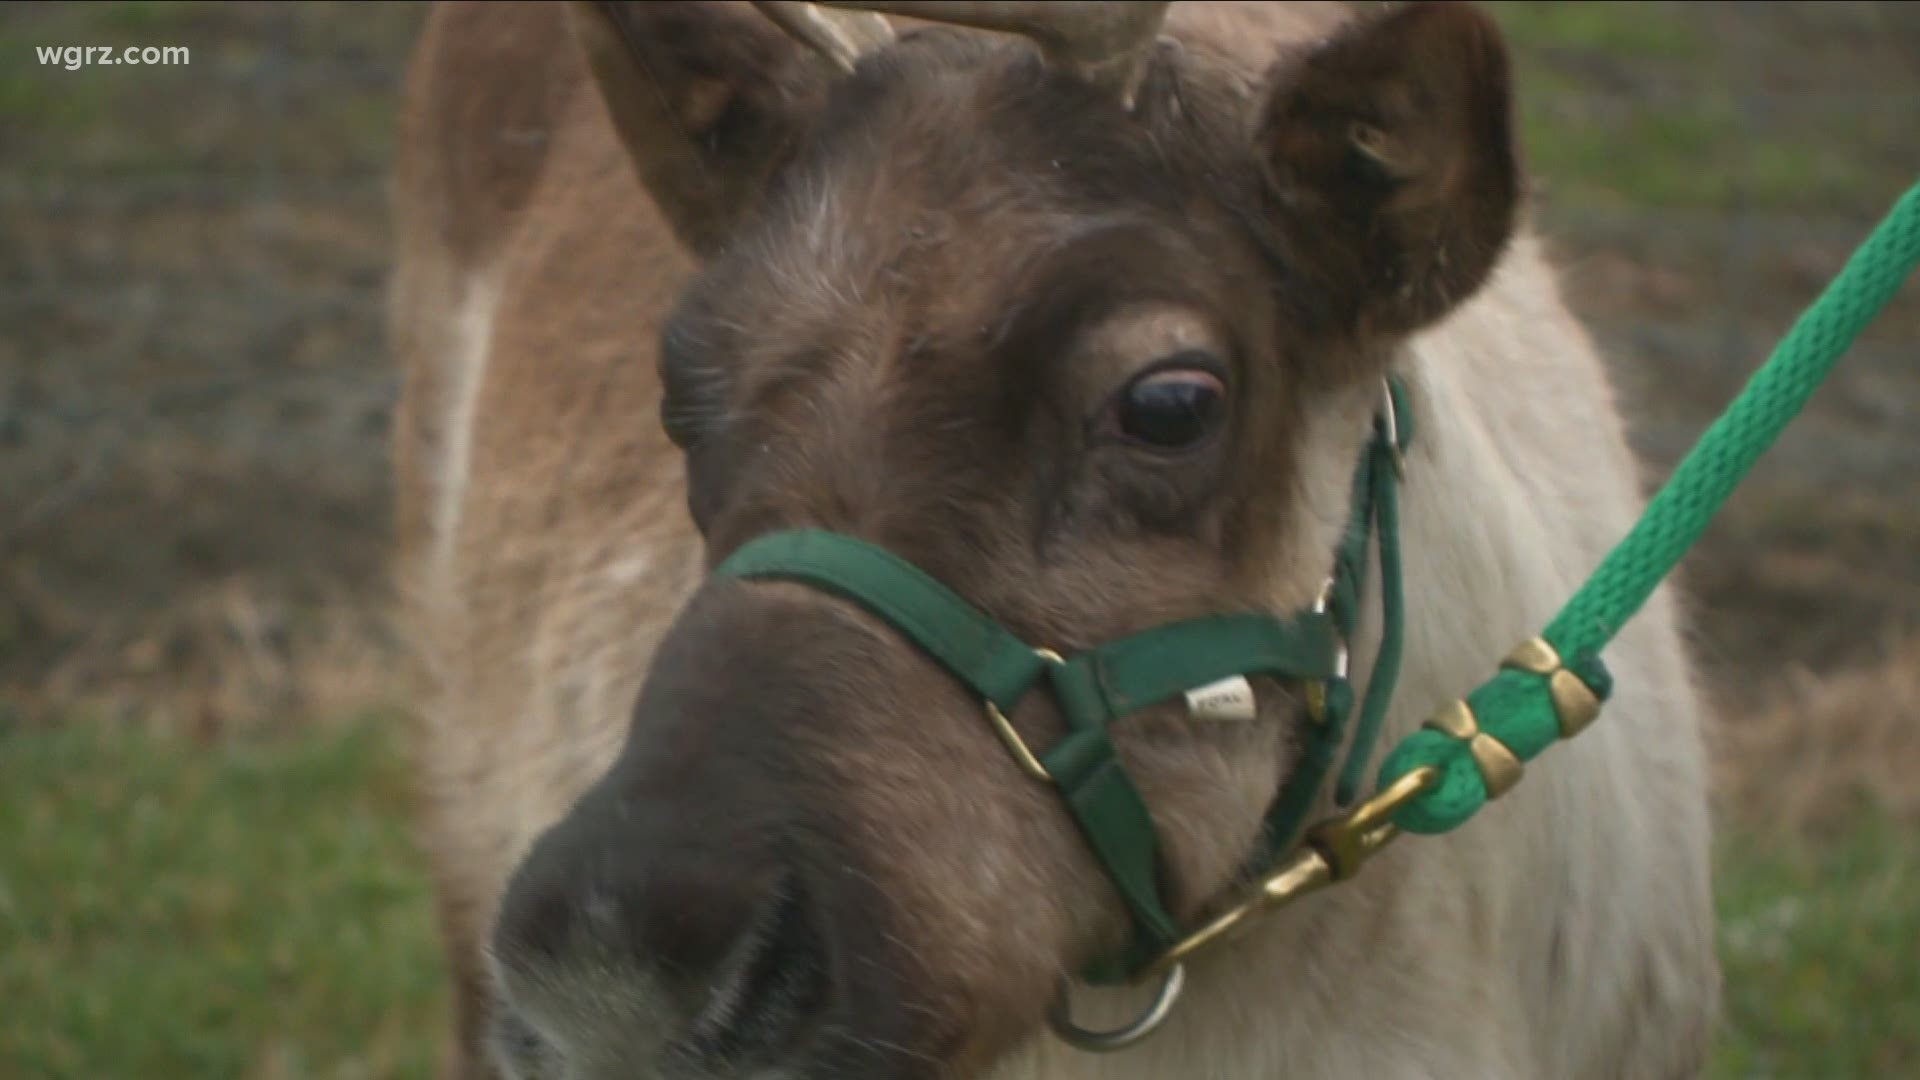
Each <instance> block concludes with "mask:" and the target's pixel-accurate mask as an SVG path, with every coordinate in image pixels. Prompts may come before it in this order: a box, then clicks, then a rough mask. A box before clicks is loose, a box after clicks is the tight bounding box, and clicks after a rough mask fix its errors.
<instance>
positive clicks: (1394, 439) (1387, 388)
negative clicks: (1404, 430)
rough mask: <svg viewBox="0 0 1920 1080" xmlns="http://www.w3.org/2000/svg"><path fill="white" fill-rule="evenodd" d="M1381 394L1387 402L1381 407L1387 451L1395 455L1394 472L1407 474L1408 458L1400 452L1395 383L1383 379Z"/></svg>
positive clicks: (1398, 415) (1395, 473) (1400, 474)
mask: <svg viewBox="0 0 1920 1080" xmlns="http://www.w3.org/2000/svg"><path fill="white" fill-rule="evenodd" d="M1380 396H1381V398H1382V399H1383V400H1384V402H1385V403H1384V404H1383V405H1381V407H1380V423H1381V428H1382V430H1381V432H1380V434H1381V435H1383V436H1385V437H1386V442H1387V453H1389V454H1391V455H1393V474H1394V475H1395V476H1405V475H1407V459H1406V455H1404V454H1402V453H1401V452H1400V413H1399V412H1398V411H1397V410H1396V409H1395V408H1394V407H1393V383H1391V382H1388V381H1386V380H1384V379H1383V380H1381V382H1380Z"/></svg>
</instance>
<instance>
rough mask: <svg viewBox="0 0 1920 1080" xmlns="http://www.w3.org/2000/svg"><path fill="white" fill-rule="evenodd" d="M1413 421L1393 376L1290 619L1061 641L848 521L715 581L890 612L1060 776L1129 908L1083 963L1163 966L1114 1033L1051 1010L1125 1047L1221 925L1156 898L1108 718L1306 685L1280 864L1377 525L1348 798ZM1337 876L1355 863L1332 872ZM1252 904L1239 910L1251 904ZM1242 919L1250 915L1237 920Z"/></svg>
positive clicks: (1099, 974)
mask: <svg viewBox="0 0 1920 1080" xmlns="http://www.w3.org/2000/svg"><path fill="white" fill-rule="evenodd" d="M1411 434H1412V432H1411V429H1410V427H1409V425H1408V423H1407V410H1406V407H1405V393H1404V390H1403V388H1402V386H1401V385H1400V383H1399V381H1398V380H1397V379H1391V378H1390V379H1389V380H1387V382H1386V385H1385V390H1384V394H1383V400H1382V403H1381V407H1380V410H1379V412H1378V414H1377V415H1376V417H1375V420H1374V428H1373V435H1372V438H1371V439H1369V440H1368V443H1367V447H1366V449H1365V450H1364V451H1363V452H1362V454H1361V458H1360V463H1359V466H1358V468H1357V469H1356V470H1355V472H1354V478H1353V492H1352V499H1351V506H1350V511H1349V516H1348V521H1347V527H1346V530H1345V533H1344V534H1343V536H1342V539H1341V542H1340V544H1339V546H1338V548H1337V549H1336V551H1335V553H1334V560H1333V572H1332V574H1331V576H1330V578H1329V580H1328V583H1327V586H1326V588H1325V589H1324V590H1323V592H1322V594H1321V598H1320V600H1319V601H1317V602H1316V603H1315V604H1314V605H1313V606H1312V607H1311V608H1309V609H1307V610H1304V611H1298V612H1295V613H1293V614H1291V615H1288V616H1284V617H1283V616H1279V615H1274V614H1269V613H1264V612H1246V613H1235V614H1220V615H1208V616H1203V617H1201V618H1196V619H1188V620H1184V621H1181V622H1173V623H1167V624H1164V625H1161V626H1156V627H1153V628H1151V629H1148V630H1144V631H1141V632H1140V633H1137V634H1134V635H1132V636H1130V637H1124V638H1120V639H1118V640H1115V641H1109V642H1107V643H1105V644H1102V645H1099V646H1097V647H1094V648H1091V649H1087V650H1085V651H1083V652H1078V653H1075V654H1073V655H1071V656H1061V655H1060V654H1058V653H1056V652H1053V651H1052V650H1050V649H1046V648H1040V647H1036V646H1034V645H1031V644H1029V643H1028V642H1025V641H1023V640H1021V639H1020V638H1019V637H1018V636H1017V635H1015V634H1014V633H1012V632H1011V631H1009V630H1007V629H1006V628H1005V627H1004V626H1002V625H1001V624H1000V623H999V622H998V621H996V620H995V619H993V618H992V617H991V616H989V615H987V614H985V613H983V612H981V611H980V610H979V609H978V608H975V607H974V606H973V605H971V604H969V603H968V602H967V601H966V600H964V599H962V598H961V597H960V596H958V595H957V594H955V593H954V592H953V591H952V590H951V589H949V588H947V587H946V586H945V585H943V584H941V583H940V582H938V581H936V580H934V579H933V578H932V577H930V576H929V575H927V574H926V573H924V572H922V571H921V570H920V569H919V568H917V567H915V566H913V565H912V564H911V563H908V562H906V561H905V560H903V559H901V558H899V557H898V556H896V555H894V554H892V553H891V552H888V551H886V550H884V549H882V548H879V547H876V546H874V545H872V544H869V543H867V542H866V541H863V540H858V539H855V538H854V537H851V536H845V535H841V534H839V533H833V532H824V531H818V530H794V531H786V532H777V533H772V534H769V535H766V536H762V537H759V538H758V539H755V540H752V541H750V542H748V543H747V544H745V545H743V546H741V547H740V548H739V549H738V550H736V551H735V552H734V553H733V554H732V555H731V556H729V557H728V558H727V559H726V560H725V561H724V562H722V563H721V564H720V565H719V566H718V567H716V568H715V569H714V571H713V576H714V577H716V578H747V579H754V578H771V579H780V580H785V581H792V582H798V583H801V584H804V585H808V586H811V587H813V588H815V589H818V590H820V591H822V592H826V593H830V594H832V595H834V596H837V597H840V598H842V599H845V600H848V601H851V602H853V603H856V604H858V605H860V606H861V607H863V608H865V609H866V610H867V611H868V612H870V613H872V614H873V615H874V616H875V617H877V618H879V619H881V620H882V621H884V622H886V623H887V624H888V625H890V626H892V627H893V628H894V629H895V630H896V631H898V632H899V633H900V634H901V636H903V637H905V638H906V639H907V640H909V641H911V642H912V643H913V644H914V645H915V646H917V647H918V648H919V649H920V650H921V651H922V652H923V653H925V654H926V655H927V656H928V657H929V658H931V659H932V660H934V661H935V662H936V663H938V664H939V665H940V666H941V667H943V668H945V669H946V670H947V672H948V673H949V674H950V675H952V676H953V677H954V678H955V679H956V680H958V681H959V682H960V683H961V684H962V685H964V686H965V687H966V688H967V689H968V690H969V691H971V692H972V693H973V694H974V696H976V697H978V698H979V699H980V701H981V704H982V706H983V709H984V711H985V713H986V717H987V720H988V723H989V725H990V726H991V728H992V729H993V731H994V732H995V733H996V734H997V735H998V736H999V737H1000V739H1001V740H1002V741H1003V742H1004V743H1005V744H1006V746H1007V748H1008V750H1009V751H1010V753H1011V754H1012V756H1013V758H1014V761H1015V762H1016V764H1017V765H1018V766H1019V767H1020V768H1021V769H1022V770H1023V771H1024V772H1026V773H1027V774H1028V775H1029V776H1031V777H1032V778H1033V779H1034V780H1035V781H1036V782H1040V783H1046V784H1050V785H1052V786H1053V787H1054V788H1055V789H1057V790H1058V791H1059V793H1060V796H1061V799H1062V801H1063V802H1064V804H1065V807H1066V810H1067V812H1068V813H1069V814H1070V815H1071V816H1072V817H1073V819H1074V821H1075V822H1076V823H1077V824H1078V825H1079V827H1080V831H1081V833H1082V834H1083V836H1084V837H1085V839H1086V841H1087V844H1088V846H1089V847H1090V848H1091V849H1092V851H1093V854H1094V855H1095V857H1096V858H1097V859H1098V860H1099V862H1100V864H1101V865H1102V866H1103V867H1104V868H1105V870H1106V872H1107V876H1108V878H1109V879H1110V880H1111V881H1112V882H1113V885H1114V888H1115V889H1116V890H1117V891H1118V892H1119V894H1120V897H1121V898H1122V899H1123V900H1124V901H1125V902H1126V905H1127V908H1128V910H1129V911H1130V913H1131V914H1132V918H1133V925H1134V934H1133V941H1132V943H1131V944H1130V945H1129V947H1128V948H1127V949H1126V950H1125V951H1124V952H1123V953H1121V954H1119V955H1116V956H1109V957H1105V958H1102V959H1101V960H1099V961H1097V962H1096V963H1094V964H1092V965H1091V966H1089V967H1088V968H1087V969H1086V970H1085V971H1084V972H1083V976H1084V977H1085V978H1086V979H1087V980H1088V981H1089V982H1093V983H1096V984H1112V983H1118V982H1124V981H1129V980H1132V981H1140V980H1144V979H1148V978H1152V977H1154V976H1158V977H1160V978H1161V984H1160V985H1161V992H1160V994H1159V996H1158V1000H1157V1001H1156V1002H1155V1006H1154V1008H1152V1009H1150V1010H1149V1011H1148V1013H1147V1015H1146V1016H1144V1017H1142V1018H1141V1020H1139V1021H1136V1022H1135V1023H1134V1024H1132V1025H1129V1026H1128V1027H1127V1028H1125V1029H1122V1030H1121V1031H1119V1032H1089V1031H1085V1030H1083V1029H1079V1028H1077V1027H1074V1026H1073V1025H1072V1024H1071V1021H1069V1020H1067V1019H1066V1017H1065V1011H1064V1008H1056V1010H1055V1017H1054V1027H1055V1030H1056V1031H1058V1032H1059V1033H1060V1034H1062V1036H1063V1037H1066V1038H1067V1039H1068V1041H1070V1042H1073V1043H1074V1044H1075V1045H1079V1046H1083V1047H1085V1048H1088V1049H1101V1050H1107V1049H1119V1048H1120V1047H1122V1046H1126V1045H1130V1044H1131V1043H1133V1042H1135V1041H1137V1040H1138V1039H1139V1038H1141V1037H1144V1036H1145V1035H1146V1034H1147V1033H1148V1032H1149V1031H1151V1030H1152V1028H1153V1027H1154V1026H1156V1025H1157V1024H1158V1022H1159V1020H1160V1019H1161V1018H1163V1017H1164V1015H1165V1013H1166V1011H1167V1010H1168V1008H1170V1006H1171V1005H1172V1002H1173V998H1174V996H1176V995H1177V994H1178V992H1179V986H1180V984H1181V982H1182V979H1183V975H1182V971H1181V968H1180V961H1181V960H1183V959H1185V957H1186V956H1187V955H1189V954H1190V953H1191V952H1193V951H1194V950H1195V949H1196V948H1198V947H1199V946H1201V945H1204V944H1207V943H1210V942H1212V941H1213V940H1215V939H1217V938H1218V937H1220V936H1222V934H1221V931H1222V930H1224V929H1225V928H1224V927H1222V926H1219V925H1217V924H1218V923H1219V921H1220V920H1218V919H1216V920H1215V922H1214V923H1211V924H1208V925H1206V926H1203V927H1201V928H1200V929H1199V930H1198V931H1196V932H1193V933H1189V932H1187V931H1183V929H1182V928H1181V927H1180V925H1179V924H1178V923H1177V922H1176V921H1175V919H1174V918H1173V916H1171V915H1170V914H1168V912H1167V908H1166V905H1165V903H1164V902H1163V900H1162V889H1161V875H1160V865H1159V839H1158V836H1157V834H1156V831H1155V828H1154V823H1153V816H1152V814H1151V813H1150V812H1149V811H1148V809H1147V806H1146V803H1145V801H1144V800H1142V799H1141V797H1140V793H1139V790H1138V789H1137V788H1136V787H1135V785H1134V783H1133V780H1132V778H1131V777H1129V776H1128V775H1127V772H1126V770H1125V769H1124V768H1123V767H1122V766H1121V763H1120V760H1119V758H1118V756H1117V755H1116V754H1115V752H1114V746H1113V740H1112V738H1111V736H1110V733H1109V727H1110V726H1111V725H1112V724H1113V723H1114V722H1115V721H1117V720H1119V719H1121V718H1123V717H1125V716H1128V715H1130V714H1132V713H1134V712H1137V711H1139V710H1141V709H1144V708H1147V707H1148V706H1151V705H1155V704H1158V703H1160V702H1163V701H1168V700H1171V699H1174V698H1178V697H1180V696H1182V695H1187V696H1188V701H1189V707H1190V709H1198V708H1200V705H1199V704H1198V701H1199V698H1198V697H1196V695H1195V694H1194V692H1195V691H1203V692H1204V691H1217V690H1218V689H1219V687H1220V684H1222V683H1223V681H1225V680H1233V679H1236V678H1245V677H1247V676H1266V677H1269V678H1273V679H1278V680H1282V681H1287V682H1294V683H1299V684H1304V685H1305V686H1306V687H1307V693H1306V697H1307V701H1308V713H1309V716H1310V717H1311V720H1312V723H1311V724H1310V725H1309V729H1308V731H1307V736H1306V742H1305V746H1304V748H1303V750H1302V753H1301V756H1300V759H1299V762H1298V764H1297V765H1296V767H1295V768H1294V771H1293V773H1292V775H1291V776H1290V777H1289V778H1288V780H1287V782H1286V783H1285V784H1284V785H1283V786H1282V787H1281V789H1280V791H1279V793H1278V794H1277V795H1276V796H1275V798H1274V800H1273V803H1272V805H1271V807H1270V809H1269V811H1268V813H1267V818H1266V826H1265V829H1264V830H1263V840H1262V850H1261V851H1260V852H1258V853H1257V854H1256V856H1255V857H1254V859H1253V860H1252V861H1251V864H1250V873H1249V877H1250V878H1252V879H1256V880H1257V879H1263V878H1269V877H1271V875H1272V874H1273V873H1274V870H1275V868H1276V867H1280V866H1281V865H1282V858H1283V856H1285V855H1287V854H1288V853H1289V852H1290V851H1291V850H1293V848H1294V846H1295V844H1296V842H1297V841H1298V840H1299V834H1300V831H1301V826H1302V824H1303V823H1304V822H1305V820H1306V817H1307V814H1308V812H1309V811H1310V810H1311V808H1312V806H1313V803H1314V800H1315V797H1316V795H1317V794H1318V793H1319V791H1320V789H1321V787H1322V786H1323V785H1324V783H1325V781H1326V778H1327V775H1328V773H1329V772H1330V771H1331V770H1332V767H1333V762H1334V757H1335V755H1336V753H1337V751H1338V748H1339V746H1340V744H1341V743H1342V742H1343V741H1345V736H1346V733H1347V720H1348V719H1349V717H1350V715H1352V714H1353V704H1354V695H1353V690H1352V687H1351V685H1350V684H1349V682H1348V679H1347V666H1348V665H1347V642H1348V641H1349V640H1351V638H1352V635H1353V632H1354V628H1355V626H1356V624H1357V623H1358V620H1359V609H1360V603H1361V599H1362V595H1363V592H1364V587H1365V584H1366V571H1367V563H1368V558H1367V556H1368V549H1369V547H1370V546H1371V542H1372V540H1373V539H1374V537H1375V536H1376V535H1377V536H1378V539H1379V559H1380V568H1381V579H1382V609H1383V616H1384V617H1383V620H1382V635H1381V645H1380V650H1379V658H1378V660H1377V661H1376V662H1375V664H1374V673H1373V676H1372V678H1371V679H1370V681H1369V683H1368V686H1367V692H1366V695H1365V698H1364V700H1363V701H1362V702H1361V705H1360V709H1359V713H1358V722H1357V723H1356V724H1354V726H1353V743H1352V747H1351V749H1350V750H1349V752H1348V758H1347V762H1346V765H1345V766H1344V767H1343V769H1342V775H1341V779H1340V783H1339V784H1338V785H1337V789H1336V800H1337V801H1338V802H1340V803H1341V804H1342V805H1345V804H1346V803H1348V802H1350V801H1351V799H1352V791H1353V789H1354V788H1356V787H1357V786H1358V783H1359V780H1360V777H1361V771H1362V770H1363V769H1364V767H1365V765H1366V762H1367V759H1368V757H1369V756H1370V755H1371V753H1372V749H1373V744H1374V742H1375V740H1376V738H1377V736H1378V734H1379V730H1380V721H1381V718H1382V717H1383V716H1384V715H1385V713H1386V707H1387V702H1388V699H1389V698H1390V697H1391V695H1392V692H1393V685H1394V682H1395V679H1396V678H1397V676H1398V673H1399V663H1400V651H1401V641H1402V635H1403V618H1402V614H1403V603H1402V597H1401V583H1400V550H1399V511H1398V500H1397V491H1396V484H1397V481H1398V479H1399V478H1400V475H1401V473H1402V472H1403V470H1404V467H1405V458H1404V451H1405V449H1406V446H1407V441H1408V439H1409V437H1410V436H1411ZM1043 682H1044V683H1045V684H1046V686H1047V688H1048V690H1049V691H1050V692H1051V693H1052V694H1053V697H1054V701H1055V702H1056V703H1057V704H1058V706H1059V708H1060V711H1061V713H1062V715H1063V716H1064V717H1065V718H1066V722H1067V734H1066V735H1065V736H1064V737H1062V738H1061V739H1060V740H1059V741H1058V742H1056V743H1054V744H1053V745H1052V746H1050V747H1047V748H1045V749H1044V750H1041V751H1038V752H1035V751H1034V750H1033V749H1031V748H1030V747H1028V745H1027V744H1026V742H1025V741H1024V740H1022V739H1021V737H1020V735H1019V733H1018V732H1017V731H1016V730H1015V729H1014V727H1013V725H1012V724H1011V723H1009V722H1008V720H1007V716H1008V715H1009V714H1011V713H1012V712H1013V710H1014V706H1015V705H1016V704H1017V703H1018V702H1019V701H1020V699H1021V698H1022V697H1024V696H1025V695H1026V694H1027V693H1029V692H1030V691H1032V690H1033V689H1034V687H1035V686H1037V685H1039V684H1041V683H1043ZM1335 876H1344V875H1343V874H1336V875H1335ZM1244 907H1245V905H1243V906H1242V909H1236V912H1237V914H1244V913H1245V911H1244ZM1233 921H1234V922H1235V923H1236V924H1237V923H1239V922H1241V921H1244V920H1242V919H1241V918H1239V917H1237V916H1236V918H1235V919H1234V920H1233Z"/></svg>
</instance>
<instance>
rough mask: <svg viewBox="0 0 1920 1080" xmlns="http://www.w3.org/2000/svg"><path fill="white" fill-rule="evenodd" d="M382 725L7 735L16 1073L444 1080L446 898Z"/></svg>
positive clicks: (4, 946) (89, 728)
mask: <svg viewBox="0 0 1920 1080" xmlns="http://www.w3.org/2000/svg"><path fill="white" fill-rule="evenodd" d="M379 726H380V725H379V724H378V723H376V722H372V721H370V722H368V723H366V724H362V725H360V726H358V727H355V728H352V729H348V730H345V731H340V730H338V729H335V730H332V731H328V730H325V729H320V728H316V729H313V730H312V731H310V732H309V733H308V734H305V735H303V736H299V737H294V738H285V739H280V740H275V741H271V742H255V743H236V744H225V745H218V746H214V747H211V748H209V747H203V746H200V745H197V744H194V743H190V742H187V741H185V740H169V739H167V738H164V737H160V736H150V735H141V734H136V733H131V732H127V731H120V730H113V729H111V728H109V727H108V726H107V725H105V724H101V723H91V724H90V723H75V724H71V725H68V726H65V727H63V728H61V729H59V730H51V731H46V730H27V729H21V730H16V731H15V732H13V733H12V734H10V735H5V736H0V1003H4V1004H0V1076H5V1077H8V1078H10V1080H28V1078H32V1077H87V1078H102V1080H106V1078H122V1077H125V1078H137V1077H161V1076H182V1077H186V1076H195V1077H257V1078H262V1080H265V1078H274V1080H283V1078H284V1080H291V1078H296V1077H338V1078H346V1077H406V1076H427V1075H429V1073H430V1070H431V1066H432V1056H433V1053H432V1051H433V1033H434V1031H435V1025H436V1023H437V1021H438V1018H439V1000H440V993H441V989H440V976H439V973H438V970H437V967H436V950H435V947H434V943H433V933H432V920H431V915H430V911H429V905H428V898H427V892H426V888H425V885H424V883H423V882H422V881H421V877H420V874H419V872H418V870H417V868H416V863H415V860H414V859H413V858H412V855H411V852H410V850H409V844H408V840H407V836H406V833H405V827H404V825H403V824H402V822H403V820H404V814H403V809H404V806H403V803H404V799H403V797H402V791H403V784H402V782H401V777H400V774H399V773H398V771H397V768H396V765H395V761H394V759H393V756H392V754H391V753H390V751H389V748H388V745H387V743H386V741H385V740H383V739H382V738H381V737H380V736H379Z"/></svg>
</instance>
